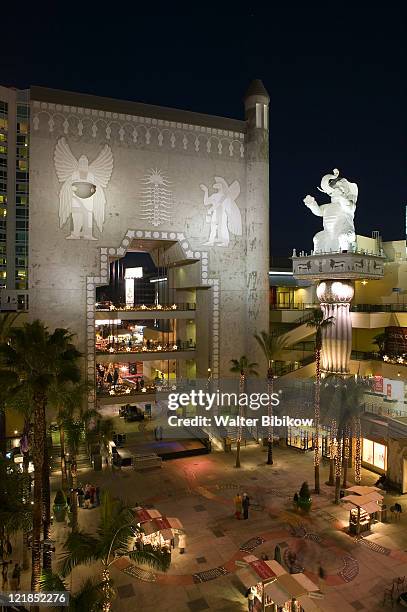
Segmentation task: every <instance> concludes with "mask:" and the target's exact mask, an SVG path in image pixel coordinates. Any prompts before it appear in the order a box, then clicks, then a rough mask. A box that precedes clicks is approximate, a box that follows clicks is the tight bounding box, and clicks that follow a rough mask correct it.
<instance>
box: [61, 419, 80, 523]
mask: <svg viewBox="0 0 407 612" xmlns="http://www.w3.org/2000/svg"><path fill="white" fill-rule="evenodd" d="M62 428H63V430H64V432H65V436H66V441H67V447H68V449H69V453H70V456H71V461H70V472H71V495H70V499H71V513H72V514H71V516H72V518H71V526H72V530H73V531H76V530H77V529H78V496H77V488H78V467H77V459H78V452H79V446H80V444H81V442H82V441H83V440H84V438H85V428H84V424H83V421H78V420H76V419H75V418H73V417H67V418H66V419H65V421H64V422H63V425H62Z"/></svg>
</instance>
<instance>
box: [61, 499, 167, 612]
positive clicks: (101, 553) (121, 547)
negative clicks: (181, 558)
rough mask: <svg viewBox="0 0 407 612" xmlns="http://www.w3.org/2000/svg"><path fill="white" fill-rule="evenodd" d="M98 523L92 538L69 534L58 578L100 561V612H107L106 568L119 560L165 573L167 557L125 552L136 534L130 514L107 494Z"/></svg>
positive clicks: (157, 552)
mask: <svg viewBox="0 0 407 612" xmlns="http://www.w3.org/2000/svg"><path fill="white" fill-rule="evenodd" d="M100 509H101V520H100V524H99V526H98V529H97V531H96V534H95V535H93V534H92V535H91V534H89V533H86V532H84V531H72V532H71V533H70V534H69V536H68V538H67V540H66V542H65V545H64V554H63V558H62V562H61V568H60V570H61V575H62V577H65V576H67V575H68V574H70V573H71V572H72V570H73V569H74V568H75V567H76V566H78V565H88V564H90V563H93V562H94V561H100V563H101V565H102V586H101V589H102V602H103V603H102V610H103V612H109V611H110V609H111V601H112V596H113V593H112V587H111V578H110V567H111V565H112V563H113V562H114V561H115V560H116V559H117V558H118V557H121V556H126V557H129V558H130V559H133V560H134V561H135V562H136V563H142V564H147V565H149V566H150V567H152V568H154V569H157V570H161V571H166V570H167V569H168V567H169V565H170V560H171V559H170V554H169V553H167V552H166V551H163V550H161V549H159V548H155V547H153V546H150V545H149V546H144V549H143V550H129V544H128V542H129V539H130V538H132V537H134V534H135V533H136V532H138V531H139V527H138V526H137V523H136V521H135V518H134V513H133V512H132V511H131V509H130V508H128V507H127V506H125V505H124V504H123V502H122V501H120V500H112V499H111V497H110V495H109V493H107V492H104V493H103V495H102V504H101V506H100Z"/></svg>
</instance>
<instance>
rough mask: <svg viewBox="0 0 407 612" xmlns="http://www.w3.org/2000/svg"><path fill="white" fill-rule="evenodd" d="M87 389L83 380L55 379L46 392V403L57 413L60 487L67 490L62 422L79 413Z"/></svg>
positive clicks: (87, 385)
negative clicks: (72, 381)
mask: <svg viewBox="0 0 407 612" xmlns="http://www.w3.org/2000/svg"><path fill="white" fill-rule="evenodd" d="M88 391H89V384H88V383H87V382H84V381H80V382H79V383H71V382H69V381H68V382H66V381H65V382H62V381H60V380H56V381H55V384H54V385H53V386H52V387H51V388H50V392H49V394H48V404H49V406H50V408H54V409H55V410H56V413H57V417H56V420H57V423H58V428H59V439H60V445H61V489H62V490H63V491H65V492H66V491H67V489H68V479H67V469H66V448H65V429H64V423H65V422H66V421H69V420H70V419H72V418H73V417H74V415H75V414H76V415H81V408H82V404H83V401H84V398H85V397H86V395H87V393H88Z"/></svg>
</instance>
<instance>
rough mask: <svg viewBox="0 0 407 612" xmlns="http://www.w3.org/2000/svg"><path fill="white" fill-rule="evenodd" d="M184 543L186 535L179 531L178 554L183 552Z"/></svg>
mask: <svg viewBox="0 0 407 612" xmlns="http://www.w3.org/2000/svg"><path fill="white" fill-rule="evenodd" d="M186 543H187V537H186V535H185V533H180V534H179V536H178V549H179V554H180V555H183V554H184V552H185V547H186Z"/></svg>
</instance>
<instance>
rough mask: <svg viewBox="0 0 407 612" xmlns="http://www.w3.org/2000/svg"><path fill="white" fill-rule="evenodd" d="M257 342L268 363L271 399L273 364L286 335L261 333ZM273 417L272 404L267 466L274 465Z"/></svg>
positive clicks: (270, 408)
mask: <svg viewBox="0 0 407 612" xmlns="http://www.w3.org/2000/svg"><path fill="white" fill-rule="evenodd" d="M254 337H255V338H256V340H257V342H258V343H259V346H260V348H261V350H262V351H263V354H264V357H265V358H266V361H267V393H268V395H269V397H270V396H271V394H272V393H273V383H274V369H273V364H274V361H275V360H276V358H277V357H278V356H279V354H280V353H281V351H282V349H283V348H284V343H285V339H286V336H285V335H277V334H270V333H267V332H265V331H262V332H260V334H255V335H254ZM272 415H273V407H272V405H271V402H269V404H268V418H269V421H268V422H269V426H268V434H267V447H268V448H267V465H273V429H274V428H273V425H272V419H271V417H272Z"/></svg>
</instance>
